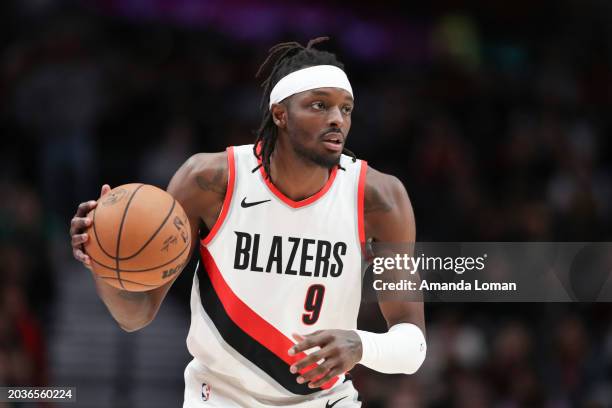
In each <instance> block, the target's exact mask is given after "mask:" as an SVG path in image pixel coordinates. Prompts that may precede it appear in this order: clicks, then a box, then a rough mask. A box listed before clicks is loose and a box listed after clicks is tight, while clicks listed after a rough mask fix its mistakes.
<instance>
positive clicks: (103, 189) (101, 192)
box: [100, 184, 111, 197]
mask: <svg viewBox="0 0 612 408" xmlns="http://www.w3.org/2000/svg"><path fill="white" fill-rule="evenodd" d="M109 191H111V188H110V186H109V185H108V184H104V185H103V186H102V188H101V189H100V197H102V196H103V195H105V194H106V193H108V192H109Z"/></svg>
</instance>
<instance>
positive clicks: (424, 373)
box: [0, 1, 612, 408]
mask: <svg viewBox="0 0 612 408" xmlns="http://www.w3.org/2000/svg"><path fill="white" fill-rule="evenodd" d="M56 3H61V2H53V1H47V2H45V1H43V2H40V1H38V2H37V1H24V2H3V3H2V4H1V5H0V11H1V13H0V21H2V24H0V31H1V32H2V35H1V36H0V131H1V132H2V135H3V136H2V138H0V144H1V147H2V148H1V150H0V169H1V172H0V187H1V189H2V190H1V191H2V192H3V197H2V200H0V259H1V260H2V262H0V384H6V385H44V384H48V383H50V382H52V381H53V379H52V378H49V376H48V371H49V367H48V363H47V361H48V358H47V356H46V347H45V345H46V343H45V333H47V332H48V330H49V328H50V327H51V326H52V325H53V323H54V316H52V315H50V314H49V305H50V304H52V303H53V302H55V301H57V299H56V297H55V296H54V290H53V288H54V270H53V265H58V264H60V265H61V262H67V260H68V259H69V258H70V256H71V254H70V251H69V249H68V246H67V244H68V228H69V225H68V224H69V220H70V218H71V216H72V214H73V213H74V211H75V209H76V205H77V203H79V202H81V201H85V200H88V199H92V198H96V197H97V196H98V194H99V188H100V186H101V184H102V183H109V184H111V186H115V185H118V184H123V183H126V182H131V181H134V180H139V181H142V182H146V183H150V184H155V185H158V186H160V187H165V185H166V184H167V183H168V181H169V178H170V177H171V175H172V174H173V172H174V171H175V170H176V169H177V168H178V166H180V164H181V163H182V162H183V161H184V160H185V159H186V158H187V157H189V156H190V155H191V154H193V153H195V152H199V151H220V150H221V149H223V148H224V147H225V146H227V145H232V144H234V145H235V144H244V143H250V142H252V140H253V139H254V135H253V130H254V129H256V128H257V127H258V125H259V121H260V117H261V115H260V110H259V101H260V95H261V89H260V88H259V86H258V83H257V81H256V80H255V79H254V78H253V77H254V73H255V72H256V71H257V67H258V65H259V63H261V62H262V60H263V59H264V57H265V55H266V49H267V48H268V47H269V46H272V45H273V44H274V43H276V42H280V41H286V40H294V39H297V40H300V41H306V40H308V37H304V34H303V33H300V34H299V35H300V36H299V37H298V38H296V36H297V35H298V34H295V33H292V32H291V31H287V32H286V33H284V35H283V36H279V37H278V38H272V39H270V38H266V39H265V41H263V40H261V39H259V40H258V41H252V42H250V41H249V40H248V38H237V37H236V36H231V35H227V34H226V33H224V32H223V31H222V30H221V29H219V28H218V27H216V28H215V29H212V28H210V27H206V26H205V27H198V26H197V24H194V23H193V22H192V24H190V25H189V26H182V25H180V24H178V23H176V22H173V21H164V20H163V19H161V20H160V19H150V18H147V16H145V15H143V16H141V18H138V15H137V13H136V16H134V15H132V16H130V17H129V18H128V17H125V16H117V15H113V14H112V12H110V11H109V10H111V11H112V9H105V8H102V9H100V8H98V7H99V4H104V3H105V2H101V1H99V2H83V4H89V3H96V4H98V7H93V6H92V7H87V6H85V5H81V6H75V5H73V6H71V7H66V6H64V7H60V6H54V5H55V4H56ZM109 3H113V2H109ZM145 3H146V2H145ZM166 3H167V2H166ZM450 3H452V2H450ZM460 3H461V2H460ZM477 3H478V2H477ZM544 3H548V4H549V5H550V2H544ZM603 3H605V2H598V1H588V2H573V1H567V2H562V5H559V6H557V3H553V4H554V6H553V7H554V11H550V12H544V11H542V9H543V8H544V7H543V6H542V7H540V6H529V5H528V4H526V2H518V4H519V5H518V6H515V7H514V8H512V9H508V8H504V7H503V6H499V8H495V7H489V8H487V9H486V12H482V10H479V9H469V8H466V9H465V10H463V9H460V10H456V7H451V5H449V4H447V5H446V8H444V7H443V8H442V9H428V10H419V13H422V16H420V15H419V14H416V15H410V14H406V15H405V16H404V15H403V14H401V13H399V14H397V15H391V14H385V13H384V12H380V13H379V12H377V13H374V14H375V15H374V16H371V18H372V19H378V20H377V21H378V22H379V24H380V25H382V26H384V23H385V21H386V19H389V21H390V24H391V23H393V24H394V25H397V24H400V25H401V24H402V21H403V20H402V18H405V21H406V26H407V27H408V29H406V30H404V31H402V34H401V36H399V37H398V38H396V39H395V40H394V41H392V45H393V46H392V47H390V48H389V47H387V52H386V53H385V54H384V55H380V56H378V57H377V58H379V59H377V58H373V57H372V53H368V52H365V51H364V48H360V46H361V44H362V43H360V39H362V38H363V36H361V37H360V36H354V37H351V38H352V40H351V38H349V39H342V37H340V39H339V40H335V39H332V41H331V42H329V43H328V45H327V46H324V47H327V48H328V49H329V50H331V51H335V52H337V53H338V55H339V58H340V59H341V60H342V61H343V62H344V63H345V64H346V67H347V71H348V72H349V76H350V77H351V79H352V82H353V86H354V89H355V92H356V109H355V112H354V118H353V129H352V130H351V134H350V136H349V140H348V147H349V148H350V149H351V150H353V151H354V152H355V153H356V154H357V155H358V157H362V158H364V159H366V160H368V162H369V163H370V164H371V165H372V166H373V167H375V168H377V169H379V170H382V171H385V172H389V173H392V174H395V175H397V176H398V177H399V178H400V179H401V180H402V181H403V182H404V184H405V185H406V188H407V190H408V192H409V194H410V197H411V200H412V204H413V206H414V209H415V214H416V220H417V239H418V240H420V241H606V240H607V241H609V240H610V235H611V233H612V228H611V227H612V208H611V205H612V204H611V203H612V183H611V180H612V174H611V172H612V139H611V138H610V137H609V134H610V132H611V131H612V126H611V125H612V122H611V120H610V114H609V112H610V108H611V107H612V29H611V28H610V27H612V24H610V22H611V21H610V15H612V13H607V14H606V13H604V11H606V6H605V5H604V4H603ZM317 4H318V3H317ZM168 7H170V6H168ZM279 7H280V6H279ZM521 7H522V8H521ZM530 7H537V9H536V8H534V9H532V8H530ZM361 9H362V11H363V10H367V7H366V6H363V5H362V6H361ZM100 10H102V11H100ZM358 10H359V8H358ZM389 13H391V12H389ZM367 17H368V16H367V15H365V16H364V17H362V18H363V19H364V21H368V20H367ZM260 18H261V15H260ZM372 24H373V23H371V24H370V25H372ZM364 25H365V23H364ZM314 27H317V26H316V24H315V25H314ZM318 28H320V29H321V30H323V32H313V33H311V35H310V37H315V36H317V35H319V34H327V32H326V31H325V27H318ZM336 29H337V28H335V29H334V30H336ZM331 34H334V32H332V33H331ZM392 34H393V33H391V34H388V35H392ZM402 36H404V37H402ZM350 41H353V42H352V43H350V44H349V42H350ZM368 45H369V43H368V42H367V41H366V42H364V43H363V47H367V46H368ZM360 50H361V52H360ZM189 283H190V279H189V277H187V278H183V277H181V279H180V280H179V281H178V284H177V285H176V287H175V288H174V289H173V290H172V292H171V293H172V295H173V296H176V297H177V298H180V299H181V301H182V302H183V303H184V304H185V305H187V304H188V302H187V301H186V299H187V296H188V286H189ZM371 306H372V305H364V308H363V309H364V310H363V313H362V315H361V323H362V324H363V325H364V327H370V328H379V329H384V323H383V321H382V318H381V317H380V315H379V313H378V311H377V310H372V307H371ZM483 309H485V310H483ZM426 317H427V321H428V324H427V327H428V330H427V332H428V333H427V334H428V341H429V344H430V346H429V353H428V358H427V361H426V363H425V365H424V367H423V369H422V370H421V372H420V373H419V374H418V375H416V376H411V377H403V376H397V377H396V376H393V377H389V376H384V375H378V374H375V373H373V372H371V371H368V370H366V369H362V368H358V369H356V370H355V373H354V374H355V378H356V382H357V385H358V387H359V388H360V390H361V391H362V394H363V398H364V399H365V400H366V401H368V402H369V403H368V404H367V405H366V406H367V407H392V408H398V407H412V406H415V407H419V406H427V407H490V406H496V407H503V408H514V407H554V408H557V407H558V408H564V407H574V406H576V407H604V406H612V386H611V385H610V383H609V378H610V375H611V374H612V330H610V322H611V315H610V311H609V310H607V308H606V307H605V304H601V305H597V304H590V305H588V304H587V305H576V304H573V305H572V304H567V305H544V304H538V305H525V304H517V305H512V306H510V305H503V304H491V305H487V307H486V308H482V307H481V306H480V305H460V304H433V305H428V306H427V308H426ZM187 318H188V315H187V314H186V315H185V319H187ZM177 375H180V373H177Z"/></svg>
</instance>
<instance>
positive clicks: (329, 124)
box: [283, 88, 353, 168]
mask: <svg viewBox="0 0 612 408" xmlns="http://www.w3.org/2000/svg"><path fill="white" fill-rule="evenodd" d="M283 103H284V104H285V106H287V123H286V130H287V133H288V139H289V143H290V145H291V146H292V147H293V149H294V151H295V152H296V153H297V154H298V155H300V156H301V157H303V158H305V159H307V160H309V161H311V162H313V163H315V164H317V165H319V166H323V167H326V168H332V167H333V166H335V165H337V164H338V163H339V161H340V155H341V154H342V149H343V148H344V144H345V142H346V137H347V136H348V132H349V130H350V129H351V112H352V111H353V98H352V97H351V94H349V93H348V92H347V91H345V90H344V89H340V88H317V89H313V90H310V91H304V92H300V93H298V94H295V95H293V96H291V97H289V98H287V99H286V100H285V101H284V102H283Z"/></svg>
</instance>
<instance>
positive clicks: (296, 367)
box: [289, 348, 329, 374]
mask: <svg viewBox="0 0 612 408" xmlns="http://www.w3.org/2000/svg"><path fill="white" fill-rule="evenodd" d="M328 355H329V349H327V348H322V349H321V350H319V351H315V352H314V353H310V354H309V355H307V356H306V357H304V358H303V359H301V360H300V361H298V362H297V363H295V364H293V365H292V366H291V367H289V371H291V372H292V373H293V374H295V373H298V372H300V371H302V370H303V369H305V368H306V367H308V366H310V365H312V364H315V363H316V362H317V361H319V360H322V359H324V358H325V357H327V356H328Z"/></svg>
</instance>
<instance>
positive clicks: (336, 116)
mask: <svg viewBox="0 0 612 408" xmlns="http://www.w3.org/2000/svg"><path fill="white" fill-rule="evenodd" d="M343 124H344V117H343V116H342V112H341V111H340V108H339V107H333V108H330V109H329V110H328V111H327V126H329V127H337V128H339V127H342V125H343Z"/></svg>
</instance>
